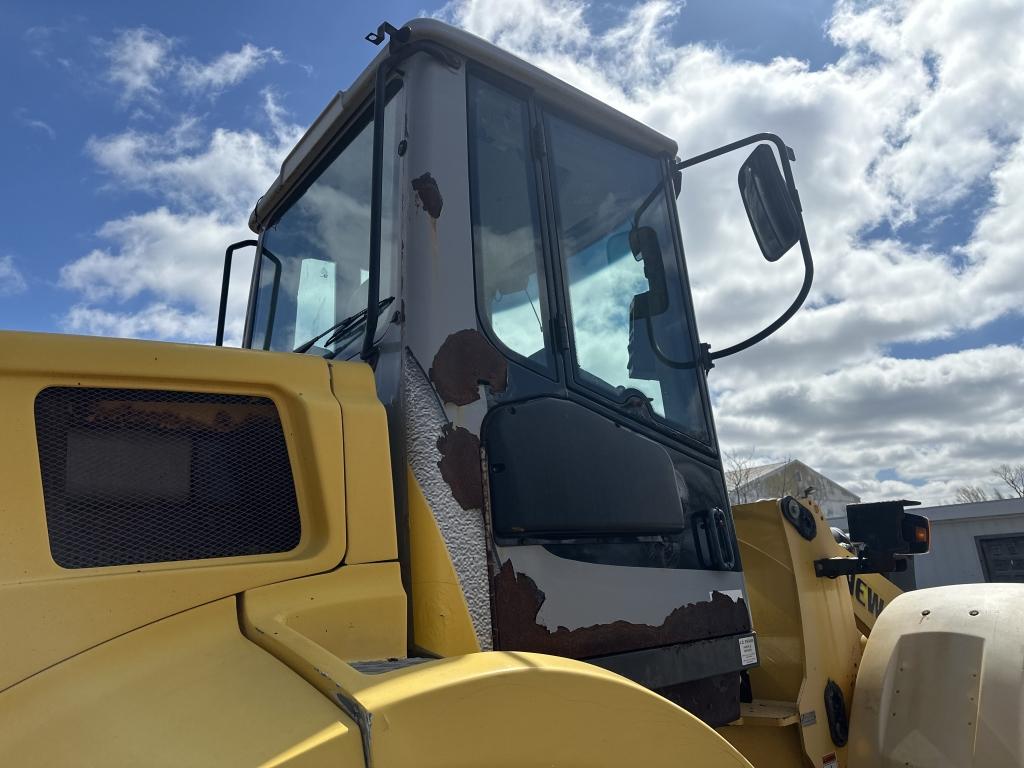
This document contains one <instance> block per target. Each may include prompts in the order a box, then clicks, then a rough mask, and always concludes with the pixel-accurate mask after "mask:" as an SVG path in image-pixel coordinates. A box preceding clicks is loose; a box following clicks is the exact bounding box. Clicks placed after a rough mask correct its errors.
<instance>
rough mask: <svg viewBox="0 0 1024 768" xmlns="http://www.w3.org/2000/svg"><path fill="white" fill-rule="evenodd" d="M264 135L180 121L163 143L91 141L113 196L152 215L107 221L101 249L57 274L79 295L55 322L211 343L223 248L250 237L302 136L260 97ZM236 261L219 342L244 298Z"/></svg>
mask: <svg viewBox="0 0 1024 768" xmlns="http://www.w3.org/2000/svg"><path fill="white" fill-rule="evenodd" d="M264 98H265V104H264V107H265V110H266V115H267V128H266V130H265V131H263V132H260V131H258V130H256V129H249V130H245V131H231V130H227V129H223V128H215V129H213V130H207V129H205V128H204V127H203V126H202V124H201V122H200V121H199V120H198V119H197V118H194V117H183V118H182V119H180V120H179V121H178V122H177V123H176V124H175V125H172V126H171V127H170V128H168V129H167V130H166V131H165V132H163V133H144V132H139V131H135V130H128V131H125V132H123V133H119V134H114V135H111V136H105V137H101V138H93V139H90V141H89V143H88V146H87V149H88V151H89V153H90V154H91V155H92V157H93V158H94V159H95V161H96V162H97V164H98V165H99V167H100V168H101V169H102V170H103V171H104V172H105V173H106V174H108V175H109V177H110V178H111V181H112V183H113V184H115V185H116V186H117V187H119V188H134V189H139V190H142V191H145V192H147V193H149V194H151V195H152V196H153V197H154V198H156V199H157V200H159V201H160V203H161V204H160V205H158V206H157V207H156V208H154V209H153V210H150V211H146V212H144V213H138V214H130V215H127V216H123V217H121V218H118V219H114V220H112V221H108V222H107V223H106V224H104V225H103V226H102V227H101V228H100V229H99V231H98V233H97V235H98V236H99V238H100V239H101V240H102V241H104V245H103V246H102V247H98V248H94V249H93V250H91V251H90V252H89V253H87V254H85V255H84V256H82V257H80V258H77V259H74V260H73V261H71V262H70V263H68V264H66V265H65V266H64V267H63V268H62V270H61V274H60V285H61V286H62V287H64V288H65V289H67V290H69V291H72V292H74V293H76V294H78V295H79V296H80V297H81V301H80V302H79V303H77V304H76V305H75V306H74V307H73V308H72V309H71V311H69V312H68V313H67V315H66V316H65V317H64V319H63V325H64V327H65V328H66V329H67V330H69V331H74V332H80V333H98V334H115V335H128V336H145V337H150V338H161V339H183V340H189V341H211V340H212V339H213V336H214V331H215V327H216V316H217V306H218V299H219V296H220V274H221V268H222V264H223V254H224V248H225V247H226V246H227V245H228V244H229V243H231V242H234V241H237V240H243V239H246V238H248V237H251V233H250V232H249V231H248V230H247V229H246V226H245V224H246V221H247V219H248V214H249V210H250V209H251V207H252V205H253V203H254V202H255V200H256V199H257V197H259V195H260V194H262V192H263V191H265V189H266V187H267V186H269V184H270V182H271V181H272V180H273V178H274V176H276V174H277V170H278V168H279V164H280V162H281V159H282V158H283V156H284V154H285V153H286V152H287V151H288V150H289V149H290V148H291V147H292V146H293V145H294V143H295V142H296V141H297V140H298V137H299V135H300V133H301V130H300V129H299V128H298V126H295V125H293V124H289V123H288V122H287V119H286V114H285V112H284V110H283V109H282V108H281V107H280V106H279V105H278V104H277V102H276V101H275V100H274V98H273V95H272V94H270V93H269V92H267V93H265V94H264ZM245 255H246V254H245V252H243V253H240V254H239V255H238V257H237V258H236V260H235V261H236V265H235V268H234V269H233V271H232V275H233V276H232V284H231V303H230V304H229V312H228V323H227V337H228V341H232V340H234V342H235V343H237V341H238V339H239V338H240V337H241V331H242V314H243V312H244V307H243V304H244V300H245V297H246V295H247V290H248V275H247V274H246V271H247V269H246V268H247V259H246V258H244V256H245Z"/></svg>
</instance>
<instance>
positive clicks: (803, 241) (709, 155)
mask: <svg viewBox="0 0 1024 768" xmlns="http://www.w3.org/2000/svg"><path fill="white" fill-rule="evenodd" d="M765 141H766V142H768V143H770V144H774V145H775V149H776V150H777V151H778V154H779V157H780V158H781V160H782V175H783V177H784V178H785V179H786V187H787V188H788V189H789V194H790V195H791V196H792V198H793V204H794V205H795V206H796V210H797V212H798V213H799V212H802V211H803V206H801V205H800V195H799V194H798V193H797V191H796V182H795V181H794V180H793V169H792V167H791V166H790V163H791V162H796V153H795V152H793V150H792V149H791V148H790V147H787V146H786V144H785V142H784V141H783V140H782V139H781V138H780V137H779V136H778V135H776V134H774V133H755V134H754V135H753V136H748V137H747V138H745V139H740V140H739V141H734V142H733V143H732V144H726V145H725V146H723V147H719V148H718V149H713V150H711V151H710V152H705V153H704V154H701V155H696V156H695V157H690V158H687V159H686V160H681V161H679V162H677V163H676V164H675V168H676V170H678V171H682V170H683V169H685V168H689V167H691V166H694V165H698V164H700V163H703V162H705V161H706V160H711V159H713V158H716V157H718V156H720V155H724V154H726V153H728V152H732V151H733V150H736V149H739V148H740V147H745V146H747V145H749V144H759V143H761V142H765ZM801 223H802V217H801ZM800 251H801V253H802V254H803V258H804V282H803V285H802V286H800V292H799V293H798V294H797V297H796V298H795V299H794V300H793V303H792V304H790V305H789V309H787V310H786V311H785V312H783V313H782V314H781V315H779V317H778V319H777V320H775V322H773V323H772V324H771V325H769V326H768V327H766V328H764V329H763V330H761V331H759V332H758V333H755V334H754V335H753V336H751V337H750V338H749V339H745V340H744V341H741V342H739V343H738V344H733V345H732V346H731V347H726V348H725V349H720V350H718V351H715V352H711V351H710V350H707V349H706V350H705V351H704V354H702V355H701V357H702V361H703V365H704V372H705V373H707V372H708V371H710V370H711V368H712V367H713V366H714V361H715V360H719V359H721V358H723V357H728V356H729V355H735V354H736V353H737V352H742V351H743V350H744V349H748V348H749V347H752V346H754V345H755V344H757V343H758V342H760V341H764V340H765V339H766V338H768V337H769V336H771V335H772V334H773V333H775V332H776V331H777V330H779V328H781V327H782V326H784V325H785V324H786V323H787V322H788V321H789V319H790V318H791V317H793V315H795V314H796V312H797V310H798V309H800V307H801V306H803V303H804V300H805V299H806V298H807V294H809V293H810V291H811V283H812V282H813V281H814V262H813V261H812V259H811V246H810V244H809V243H808V242H807V230H806V229H804V228H803V227H801V231H800Z"/></svg>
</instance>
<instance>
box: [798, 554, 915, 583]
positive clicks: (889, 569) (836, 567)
mask: <svg viewBox="0 0 1024 768" xmlns="http://www.w3.org/2000/svg"><path fill="white" fill-rule="evenodd" d="M905 570H907V559H906V558H905V557H896V556H893V558H892V560H891V561H883V560H880V559H876V558H873V557H865V556H863V555H858V556H857V557H825V558H822V559H821V560H815V561H814V575H815V576H817V577H819V578H823V579H835V578H838V577H840V576H857V575H860V574H862V573H902V572H903V571H905Z"/></svg>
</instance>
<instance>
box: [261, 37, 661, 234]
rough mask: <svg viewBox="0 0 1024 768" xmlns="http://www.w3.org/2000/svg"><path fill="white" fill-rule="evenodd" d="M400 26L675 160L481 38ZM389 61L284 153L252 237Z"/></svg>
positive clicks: (591, 102) (640, 130)
mask: <svg viewBox="0 0 1024 768" xmlns="http://www.w3.org/2000/svg"><path fill="white" fill-rule="evenodd" d="M404 26H405V27H408V28H409V30H410V32H411V34H410V36H409V41H408V42H414V41H420V40H429V41H432V42H434V43H436V44H438V45H441V46H443V47H444V48H446V49H448V50H450V51H452V52H453V53H455V54H456V55H458V56H461V57H463V58H465V59H470V60H473V61H476V62H479V63H480V64H483V65H485V66H487V67H490V68H492V69H495V70H497V71H500V72H502V73H503V74H504V75H505V76H507V77H509V78H511V79H513V80H515V81H518V82H521V83H523V84H524V85H526V86H527V87H529V88H530V89H532V90H533V91H534V92H535V93H537V95H538V96H539V97H540V98H542V99H545V100H547V101H551V102H553V103H556V104H557V105H558V107H559V109H560V110H562V111H565V112H569V113H571V114H573V115H574V116H576V117H578V118H580V119H582V120H584V121H586V122H589V123H596V124H599V125H600V127H601V130H602V131H604V132H605V133H608V134H611V135H612V136H615V137H617V138H621V139H622V140H623V141H626V142H628V143H629V144H631V145H634V146H638V147H639V148H643V149H645V150H647V151H650V152H653V153H664V154H668V155H670V156H673V157H674V156H675V154H676V151H677V146H676V143H675V142H674V141H673V140H672V139H669V138H668V137H666V136H664V135H662V134H660V133H658V132H657V131H655V130H654V129H652V128H650V127H648V126H646V125H644V124H643V123H640V122H638V121H636V120H634V119H633V118H631V117H629V116H627V115H625V114H623V113H622V112H619V111H618V110H616V109H613V108H612V107H610V106H608V105H607V104H605V103H604V102H602V101H598V100H597V99H595V98H594V97H593V96H589V95H587V94H585V93H583V92H582V91H580V90H578V89H577V88H574V87H573V86H571V85H569V84H568V83H565V82H563V81H562V80H559V79H558V78H556V77H553V76H552V75H550V74H548V73H547V72H545V71H543V70H541V69H538V68H537V67H535V66H533V65H532V64H528V63H527V62H525V61H523V60H522V59H520V58H518V57H516V56H513V55H512V54H511V53H509V52H508V51H504V50H502V49H501V48H498V47H497V46H496V45H493V44H491V43H489V42H487V41H486V40H484V39H483V38H480V37H477V36H476V35H473V34H470V33H469V32H466V31H464V30H461V29H458V28H456V27H453V26H450V25H448V24H445V23H443V22H440V21H437V20H436V19H413V20H412V21H410V22H408V23H406V24H405V25H404ZM387 55H388V50H387V49H386V48H385V49H384V50H382V51H380V53H378V54H377V56H376V57H375V58H374V59H373V61H372V62H370V64H369V66H367V67H366V69H364V70H363V71H362V72H361V73H360V74H359V76H358V77H357V78H356V79H355V81H354V82H353V83H352V85H351V86H349V88H348V90H345V91H338V93H336V94H335V96H334V98H332V99H331V101H330V102H329V103H328V104H327V106H326V107H325V108H324V110H323V111H322V112H321V113H320V114H319V116H317V118H316V119H315V120H314V121H313V124H312V125H310V127H309V128H308V129H307V130H306V132H305V133H304V134H303V136H302V138H301V139H299V141H298V143H297V144H296V145H295V147H294V148H293V149H292V151H291V152H289V153H288V156H287V157H285V159H284V162H282V163H281V171H280V173H279V174H278V175H277V178H276V179H275V180H274V183H273V184H271V185H270V188H269V189H268V190H267V192H266V193H265V194H264V195H263V196H262V197H261V198H260V199H259V200H258V201H257V203H256V207H255V208H254V209H253V212H252V214H251V215H250V217H249V228H250V229H251V230H252V231H253V232H256V233H260V232H262V231H263V229H264V228H265V227H266V224H267V221H268V217H269V216H270V215H271V214H272V213H273V212H274V210H275V209H276V208H277V207H278V205H279V204H280V203H281V201H282V200H283V199H284V198H285V197H286V196H287V195H288V193H289V192H290V191H291V189H292V188H293V187H294V185H295V184H296V183H298V181H299V179H301V178H302V177H303V176H304V175H305V173H306V171H308V170H309V168H310V166H311V165H313V163H314V162H315V161H316V159H317V158H318V157H320V155H321V153H322V152H323V150H324V149H325V148H326V146H327V145H328V144H329V143H330V142H331V141H332V140H333V139H334V137H335V136H336V135H337V134H338V132H339V131H340V130H341V129H342V128H344V126H345V125H346V124H347V123H348V121H349V120H350V119H351V118H352V117H353V115H354V114H355V112H356V111H357V110H358V109H360V107H361V106H362V105H363V104H364V103H365V101H366V99H367V98H368V97H369V96H370V95H371V94H372V91H373V83H374V73H375V72H376V69H377V66H378V65H379V64H380V62H381V61H383V60H384V59H385V58H386V57H387Z"/></svg>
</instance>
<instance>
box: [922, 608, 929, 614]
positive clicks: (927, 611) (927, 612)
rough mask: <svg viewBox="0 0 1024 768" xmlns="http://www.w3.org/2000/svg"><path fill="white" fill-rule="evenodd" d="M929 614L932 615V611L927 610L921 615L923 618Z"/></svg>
mask: <svg viewBox="0 0 1024 768" xmlns="http://www.w3.org/2000/svg"><path fill="white" fill-rule="evenodd" d="M929 613H931V611H929V610H928V609H927V608H926V609H925V610H923V611H921V615H922V616H927V615H928V614H929Z"/></svg>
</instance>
